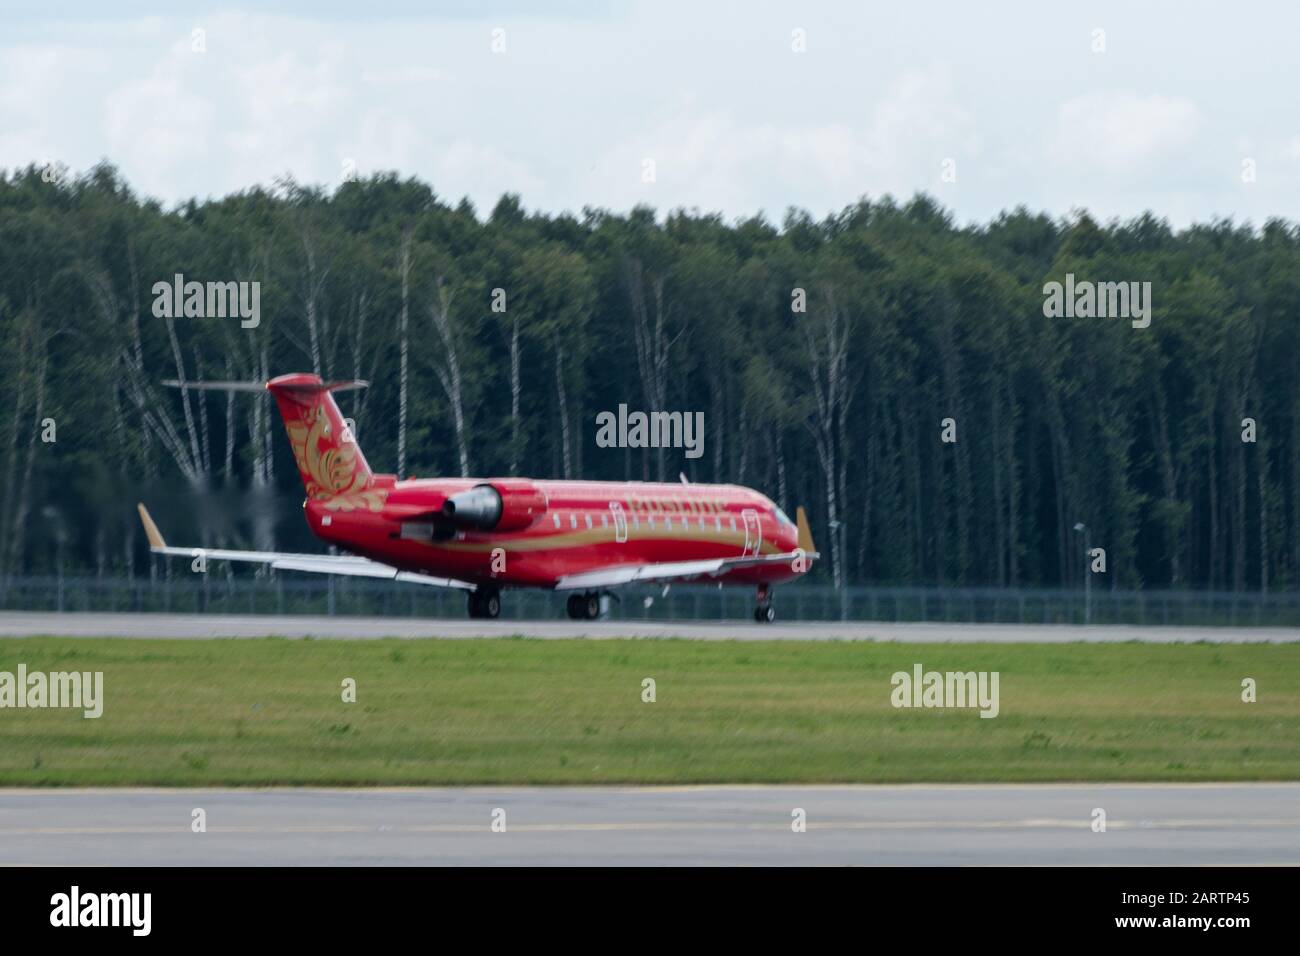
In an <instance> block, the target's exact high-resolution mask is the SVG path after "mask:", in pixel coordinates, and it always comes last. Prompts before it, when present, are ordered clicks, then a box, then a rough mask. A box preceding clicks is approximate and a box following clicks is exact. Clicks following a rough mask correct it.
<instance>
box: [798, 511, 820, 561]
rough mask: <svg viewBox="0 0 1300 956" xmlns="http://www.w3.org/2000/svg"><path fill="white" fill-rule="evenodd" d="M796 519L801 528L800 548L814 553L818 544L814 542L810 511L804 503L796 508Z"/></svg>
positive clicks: (804, 551) (807, 552)
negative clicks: (805, 507)
mask: <svg viewBox="0 0 1300 956" xmlns="http://www.w3.org/2000/svg"><path fill="white" fill-rule="evenodd" d="M794 521H795V524H796V525H797V526H798V528H799V550H800V551H802V552H803V553H804V554H814V553H816V551H817V546H816V545H815V544H813V539H812V529H811V528H809V527H808V513H807V512H806V511H804V510H803V505H800V506H799V507H798V508H795V509H794Z"/></svg>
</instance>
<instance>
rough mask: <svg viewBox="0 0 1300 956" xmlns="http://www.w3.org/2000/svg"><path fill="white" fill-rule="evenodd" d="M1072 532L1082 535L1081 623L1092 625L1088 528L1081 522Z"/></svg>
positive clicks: (1090, 554) (1090, 551)
mask: <svg viewBox="0 0 1300 956" xmlns="http://www.w3.org/2000/svg"><path fill="white" fill-rule="evenodd" d="M1074 530H1075V531H1077V532H1079V533H1080V534H1082V535H1083V623H1084V624H1091V623H1092V571H1091V569H1090V568H1089V567H1088V558H1090V557H1091V556H1092V549H1091V548H1090V547H1088V526H1087V525H1085V524H1084V523H1083V522H1082V521H1080V522H1078V523H1077V524H1075V526H1074Z"/></svg>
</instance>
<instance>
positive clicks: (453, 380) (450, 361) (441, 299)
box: [429, 279, 470, 478]
mask: <svg viewBox="0 0 1300 956" xmlns="http://www.w3.org/2000/svg"><path fill="white" fill-rule="evenodd" d="M451 299H452V296H451V292H450V290H448V288H447V285H446V283H445V282H443V281H442V280H441V279H438V280H437V283H436V295H435V297H434V299H433V301H432V302H431V303H430V305H429V318H430V319H431V320H432V322H433V329H434V331H435V332H436V333H437V334H438V339H439V343H440V344H441V345H442V352H443V356H444V358H443V361H442V363H438V362H436V361H435V362H434V363H433V370H434V373H435V374H436V375H437V376H438V381H439V382H440V383H441V385H442V390H443V392H444V393H445V394H446V396H447V402H448V403H449V404H450V406H451V418H452V424H453V425H454V426H455V430H456V451H457V456H458V457H459V459H460V475H461V477H462V478H467V477H469V471H470V469H469V445H468V442H467V438H466V434H465V404H464V383H463V380H462V379H461V372H460V359H459V357H458V355H457V352H456V336H455V331H454V329H453V327H452V321H451Z"/></svg>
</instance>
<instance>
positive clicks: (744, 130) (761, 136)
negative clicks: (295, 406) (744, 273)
mask: <svg viewBox="0 0 1300 956" xmlns="http://www.w3.org/2000/svg"><path fill="white" fill-rule="evenodd" d="M196 31H200V32H196ZM1297 35H1300V7H1298V6H1296V5H1294V4H1287V3H1283V2H1281V0H1278V2H1274V3H1262V2H1251V0H1242V2H1232V3H1217V4H1215V3H1204V2H1186V0H1184V2H1164V0H1146V2H1143V3H1141V4H1138V3H1134V2H1132V0H1129V2H1127V3H1107V2H1100V3H1098V2H1091V3H1088V4H1066V3H1045V2H1042V0H1039V2H1011V0H1008V2H993V3H988V4H977V3H970V2H947V0H940V2H930V3H918V2H902V3H899V2H891V3H883V2H874V0H871V2H867V0H859V2H818V0H804V2H781V3H777V2H764V0H752V2H744V3H733V2H709V0H695V2H678V0H655V2H645V3H643V2H634V0H614V2H609V3H587V2H576V0H575V2H551V3H545V2H534V3H526V2H522V0H517V2H513V3H491V2H484V3H472V2H469V0H456V2H444V3H438V2H425V3H419V2H415V0H399V2H392V3H383V2H380V0H375V2H369V3H363V2H361V0H347V2H343V0H316V2H281V3H275V2H270V3H260V4H256V5H241V4H239V3H221V4H205V3H195V4H186V3H178V2H169V3H163V2H153V0H118V2H115V3H112V4H105V3H103V2H102V0H97V2H86V0H72V2H66V3H63V4H61V5H59V9H58V10H57V11H47V10H43V9H41V5H38V4H32V3H30V2H12V0H0V168H5V169H15V168H19V167H24V166H27V165H28V164H30V163H36V164H37V165H44V164H46V163H60V164H64V165H66V166H67V167H69V168H70V169H71V170H73V171H74V172H80V171H83V170H86V169H88V168H90V167H91V166H93V165H94V164H95V163H97V162H100V161H101V160H108V161H109V162H111V163H113V164H114V165H115V166H117V167H118V168H119V169H120V170H121V172H122V173H123V175H124V176H125V177H126V179H127V180H128V182H129V183H130V184H131V186H132V187H133V188H134V189H135V190H136V191H137V192H139V193H142V194H144V195H148V196H152V197H155V198H158V199H160V200H162V201H164V202H165V203H168V204H171V203H175V202H179V201H181V200H184V199H188V198H191V197H195V198H199V199H202V198H206V197H216V196H222V195H226V194H228V193H232V192H237V191H239V190H242V189H247V188H250V187H252V186H255V185H258V184H261V185H270V184H272V183H273V182H274V180H275V179H276V178H277V177H280V176H283V175H285V174H289V175H292V176H293V177H294V178H295V179H296V180H298V181H299V182H303V183H314V184H320V185H324V186H327V187H335V186H337V185H338V184H339V183H340V182H342V181H343V180H344V179H345V178H346V177H347V176H348V175H351V174H353V173H354V172H355V174H356V175H361V176H366V175H369V174H371V173H373V172H377V171H387V170H396V171H398V172H399V173H401V174H403V175H410V176H416V177H419V178H420V179H423V180H425V181H427V182H429V183H430V184H431V185H432V186H433V188H434V190H435V192H436V193H437V194H438V195H439V196H440V197H441V198H443V199H444V200H446V201H448V202H456V201H458V200H459V199H460V198H461V197H468V198H469V199H470V200H471V201H472V202H473V203H474V205H475V207H476V208H477V209H478V210H479V212H480V214H483V215H486V214H487V213H488V212H490V210H491V208H492V207H493V205H495V203H496V201H497V199H498V198H499V197H500V196H501V194H502V193H505V192H513V193H517V194H519V195H520V196H521V197H522V202H523V205H524V206H525V208H527V209H530V210H539V211H547V212H551V213H555V212H559V211H563V210H568V211H572V212H580V211H581V210H582V209H583V208H584V207H589V206H591V207H604V208H607V209H612V210H616V211H625V210H627V209H630V208H631V207H633V206H635V205H637V204H643V203H644V204H649V205H651V206H654V207H655V208H656V209H658V210H659V211H660V212H663V211H666V210H670V209H675V208H680V207H685V208H691V209H698V210H700V211H702V212H718V213H721V214H723V216H724V217H725V218H726V219H728V220H732V219H737V218H741V217H747V216H752V215H754V214H756V213H760V212H761V213H763V214H764V215H766V216H767V217H768V219H769V220H771V221H773V222H778V223H779V222H780V221H781V219H782V218H783V216H784V214H785V211H786V210H787V209H788V208H790V207H798V208H801V209H806V210H808V211H809V212H811V213H813V214H814V215H815V216H817V217H821V216H823V215H825V214H827V213H830V212H833V211H838V210H840V209H842V208H843V207H845V206H848V205H850V204H852V203H854V202H855V201H857V200H858V199H859V198H860V197H862V196H867V197H869V198H878V197H880V196H882V195H884V194H886V193H888V194H891V195H893V196H895V197H898V198H906V197H909V196H911V195H912V194H914V193H916V192H927V193H929V194H931V195H932V196H934V197H935V198H936V199H937V200H938V201H939V202H940V203H942V204H943V205H944V206H946V207H947V208H948V209H950V210H951V211H952V212H953V213H954V214H955V216H956V217H957V219H958V221H959V222H962V223H968V222H986V221H988V220H990V219H991V218H993V217H995V216H997V215H998V213H999V212H1002V211H1004V210H1009V209H1012V208H1014V207H1017V206H1021V205H1023V206H1026V207H1028V208H1029V209H1031V210H1034V211H1045V212H1048V213H1049V214H1051V215H1053V216H1066V215H1069V214H1070V213H1071V212H1072V211H1073V210H1076V209H1080V208H1082V209H1087V210H1088V211H1089V212H1090V213H1091V214H1092V215H1093V216H1094V217H1097V218H1100V219H1102V220H1109V219H1112V218H1121V219H1126V218H1129V217H1132V216H1136V215H1139V214H1141V213H1143V212H1145V211H1150V212H1153V213H1154V214H1156V215H1157V216H1159V217H1162V218H1165V219H1168V220H1169V221H1170V222H1171V223H1172V224H1173V225H1175V226H1176V227H1182V226H1186V225H1188V224H1189V223H1192V222H1208V221H1211V220H1214V219H1217V218H1226V217H1230V218H1232V219H1234V220H1236V221H1237V222H1250V223H1253V224H1255V225H1260V224H1262V223H1263V222H1264V221H1265V220H1267V219H1269V218H1272V217H1276V216H1281V217H1285V218H1288V219H1291V220H1295V221H1300V57H1297V56H1295V54H1294V47H1295V38H1296V36H1297Z"/></svg>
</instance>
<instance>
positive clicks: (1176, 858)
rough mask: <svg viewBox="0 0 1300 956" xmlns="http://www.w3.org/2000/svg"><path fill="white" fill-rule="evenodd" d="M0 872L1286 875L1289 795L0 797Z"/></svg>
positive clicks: (721, 790) (1296, 826)
mask: <svg viewBox="0 0 1300 956" xmlns="http://www.w3.org/2000/svg"><path fill="white" fill-rule="evenodd" d="M195 808H202V809H203V810H204V811H205V813H206V823H207V832H205V833H196V832H193V831H192V829H191V823H192V820H193V815H192V812H193V810H194V809H195ZM795 808H801V809H803V810H804V811H805V812H806V814H807V817H806V820H807V830H806V832H802V833H796V832H794V831H793V830H792V826H791V824H792V820H793V816H792V813H793V811H794V810H795ZM1096 808H1101V809H1103V810H1105V812H1106V831H1105V832H1104V833H1099V832H1094V830H1093V828H1092V824H1093V819H1094V809H1096ZM498 809H500V810H503V811H504V814H505V818H504V819H505V831H504V832H493V829H492V820H493V814H494V811H496V810H498ZM0 864H5V865H69V866H87V865H92V866H93V865H112V866H129V865H161V866H167V865H177V866H180V865H240V864H242V865H271V864H282V865H330V866H333V865H343V866H346V865H416V864H419V865H614V866H622V865H634V866H644V865H651V866H657V865H715V864H721V865H868V866H870V865H955V866H964V865H981V866H983V865H1004V866H1007V865H1009V866H1015V865H1070V866H1106V865H1173V866H1186V865H1247V864H1274V865H1277V864H1292V865H1300V784H1204V785H1195V784H1193V785H1158V784H1137V785H1114V784H1112V785H1088V784H1079V785H1034V786H1011V785H988V786H983V785H981V786H925V785H909V786H879V787H877V786H842V787H832V786H823V787H807V786H788V787H785V786H782V787H769V786H750V787H734V786H718V787H677V788H674V787H657V788H629V789H619V788H554V789H552V788H464V789H461V788H431V789H396V790H392V789H389V790H135V789H132V790H3V791H0Z"/></svg>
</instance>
